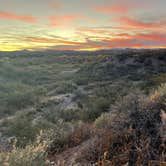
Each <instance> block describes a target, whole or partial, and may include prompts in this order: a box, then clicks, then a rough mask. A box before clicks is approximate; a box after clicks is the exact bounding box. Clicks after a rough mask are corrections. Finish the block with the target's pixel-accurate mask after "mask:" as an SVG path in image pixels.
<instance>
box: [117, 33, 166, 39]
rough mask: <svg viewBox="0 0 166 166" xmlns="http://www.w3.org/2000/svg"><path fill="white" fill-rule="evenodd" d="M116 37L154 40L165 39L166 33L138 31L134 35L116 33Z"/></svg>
mask: <svg viewBox="0 0 166 166" xmlns="http://www.w3.org/2000/svg"><path fill="white" fill-rule="evenodd" d="M116 37H120V38H124V39H143V40H151V41H152V40H154V41H166V35H163V34H157V33H148V34H145V33H139V34H135V35H129V34H127V33H122V34H117V35H116Z"/></svg>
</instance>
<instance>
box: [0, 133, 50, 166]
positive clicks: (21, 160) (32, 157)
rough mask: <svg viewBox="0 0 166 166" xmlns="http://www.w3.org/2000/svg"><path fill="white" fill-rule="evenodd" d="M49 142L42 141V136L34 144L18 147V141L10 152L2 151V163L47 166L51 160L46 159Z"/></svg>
mask: <svg viewBox="0 0 166 166" xmlns="http://www.w3.org/2000/svg"><path fill="white" fill-rule="evenodd" d="M46 147H47V142H46V141H42V142H41V137H40V136H39V137H38V138H37V141H36V142H35V143H33V144H30V145H27V146H26V147H25V148H17V147H16V141H15V143H14V144H13V149H12V150H11V151H10V152H1V153H0V165H3V166H47V165H49V161H48V160H47V159H46V157H47V154H46Z"/></svg>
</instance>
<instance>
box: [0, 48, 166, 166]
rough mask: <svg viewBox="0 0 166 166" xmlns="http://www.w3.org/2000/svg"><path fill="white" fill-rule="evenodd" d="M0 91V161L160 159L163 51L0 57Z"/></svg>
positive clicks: (163, 145) (165, 152)
mask: <svg viewBox="0 0 166 166" xmlns="http://www.w3.org/2000/svg"><path fill="white" fill-rule="evenodd" d="M46 53H47V52H46ZM0 89H1V91H0V165H2V166H3V165H4V166H23V165H27V166H45V165H46V166H47V165H48V166H49V165H55V166H56V165H58V166H70V165H71V166H72V165H81V166H88V165H101V166H107V165H108V166H117V165H119V166H123V165H129V166H140V165H143V166H146V165H147V166H148V165H150V166H153V165H157V166H158V165H165V164H166V50H126V51H121V50H118V51H117V52H116V51H114V52H111V51H110V52H109V51H103V52H102V51H99V52H98V51H96V52H70V51H69V52H68V53H67V52H65V53H64V52H58V53H56V54H55V55H54V54H53V53H52V54H50V55H49V54H47V55H44V53H43V55H42V54H41V52H39V53H33V52H28V53H26V54H23V55H17V56H15V55H12V54H11V55H10V54H9V55H5V56H0Z"/></svg>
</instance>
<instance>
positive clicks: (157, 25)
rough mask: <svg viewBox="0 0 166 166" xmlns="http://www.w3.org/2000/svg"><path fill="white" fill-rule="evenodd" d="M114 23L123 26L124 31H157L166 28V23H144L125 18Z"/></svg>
mask: <svg viewBox="0 0 166 166" xmlns="http://www.w3.org/2000/svg"><path fill="white" fill-rule="evenodd" d="M116 21H117V22H119V23H120V24H123V25H125V26H126V29H127V28H129V29H131V28H135V29H136V28H142V29H159V28H161V27H166V21H158V22H157V21H154V22H144V21H141V20H137V19H133V18H130V17H126V16H124V17H121V18H118V19H117V20H116Z"/></svg>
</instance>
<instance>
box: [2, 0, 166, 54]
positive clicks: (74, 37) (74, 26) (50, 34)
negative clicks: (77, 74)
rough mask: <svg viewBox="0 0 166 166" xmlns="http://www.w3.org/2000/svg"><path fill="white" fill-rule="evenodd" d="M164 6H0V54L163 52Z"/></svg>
mask: <svg viewBox="0 0 166 166" xmlns="http://www.w3.org/2000/svg"><path fill="white" fill-rule="evenodd" d="M165 8H166V0H0V51H15V50H24V49H26V50H43V49H53V50H97V49H112V48H166V10H165Z"/></svg>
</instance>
